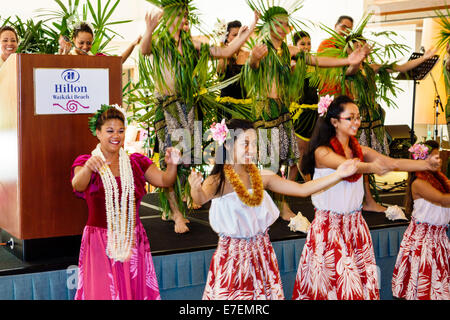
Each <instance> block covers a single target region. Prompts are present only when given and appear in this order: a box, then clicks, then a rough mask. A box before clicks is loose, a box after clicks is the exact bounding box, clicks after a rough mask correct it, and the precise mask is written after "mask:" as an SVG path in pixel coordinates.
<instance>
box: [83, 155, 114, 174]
mask: <svg viewBox="0 0 450 320" xmlns="http://www.w3.org/2000/svg"><path fill="white" fill-rule="evenodd" d="M108 164H110V163H109V162H105V161H103V160H102V158H100V157H97V156H92V157H90V158H89V159H88V161H86V163H85V164H84V167H85V168H87V169H89V170H91V171H92V172H99V171H100V169H101V168H102V167H103V166H105V165H108Z"/></svg>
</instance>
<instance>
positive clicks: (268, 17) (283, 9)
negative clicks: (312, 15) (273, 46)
mask: <svg viewBox="0 0 450 320" xmlns="http://www.w3.org/2000/svg"><path fill="white" fill-rule="evenodd" d="M246 2H247V4H248V6H249V7H250V8H251V9H252V10H253V11H258V12H259V13H260V14H261V17H260V20H259V23H258V25H257V26H256V33H257V35H258V38H260V39H265V40H267V39H269V38H270V34H271V33H272V32H273V33H275V34H276V35H278V36H279V34H278V32H277V30H276V28H277V27H282V25H281V24H280V22H279V21H278V18H287V19H288V23H289V26H291V27H293V29H294V30H301V29H302V26H304V23H302V22H301V21H299V20H298V19H296V18H295V17H294V16H293V15H294V14H295V13H296V12H297V11H299V10H300V9H301V8H302V7H303V0H292V1H281V0H278V1H274V0H246ZM283 31H284V32H285V33H286V34H288V33H289V32H290V30H283Z"/></svg>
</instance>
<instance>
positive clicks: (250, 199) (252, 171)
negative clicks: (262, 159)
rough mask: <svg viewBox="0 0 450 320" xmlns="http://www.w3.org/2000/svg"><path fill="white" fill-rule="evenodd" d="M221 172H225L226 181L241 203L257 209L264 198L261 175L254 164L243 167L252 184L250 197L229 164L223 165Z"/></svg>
mask: <svg viewBox="0 0 450 320" xmlns="http://www.w3.org/2000/svg"><path fill="white" fill-rule="evenodd" d="M223 170H224V172H225V177H226V179H227V180H228V182H229V183H230V184H231V186H232V187H233V189H234V191H235V192H236V194H237V195H238V197H239V199H241V201H242V202H243V203H245V204H246V205H247V206H249V207H257V206H259V205H261V203H262V200H263V196H264V186H263V182H262V178H261V174H260V173H259V170H258V168H257V167H256V165H255V164H247V165H245V170H246V171H247V172H248V174H249V176H250V181H251V183H252V189H253V194H251V195H250V193H249V192H248V190H247V188H246V187H245V186H244V184H243V183H242V181H241V179H240V178H239V175H238V174H237V173H236V171H234V169H233V167H232V166H231V165H230V164H226V165H224V168H223Z"/></svg>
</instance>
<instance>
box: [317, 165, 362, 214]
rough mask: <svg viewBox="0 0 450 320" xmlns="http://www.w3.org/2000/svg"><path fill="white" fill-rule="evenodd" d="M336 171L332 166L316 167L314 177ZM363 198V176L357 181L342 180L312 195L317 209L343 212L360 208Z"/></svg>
mask: <svg viewBox="0 0 450 320" xmlns="http://www.w3.org/2000/svg"><path fill="white" fill-rule="evenodd" d="M335 171H336V170H334V169H330V168H315V170H314V179H319V178H321V177H324V176H327V175H329V174H332V173H333V172H335ZM363 199H364V180H363V176H361V178H360V179H359V180H358V181H356V182H348V181H345V180H342V181H340V182H338V183H336V184H334V185H332V186H330V187H328V188H327V189H325V190H322V191H320V192H317V193H315V194H313V195H312V196H311V200H312V203H313V205H314V207H315V208H316V209H319V210H329V211H333V212H336V213H342V214H344V213H350V212H353V211H356V210H359V209H360V208H361V205H362V202H363Z"/></svg>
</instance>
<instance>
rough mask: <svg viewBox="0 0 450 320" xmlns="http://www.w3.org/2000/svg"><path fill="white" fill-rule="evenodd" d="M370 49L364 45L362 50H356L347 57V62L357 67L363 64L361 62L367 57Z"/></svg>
mask: <svg viewBox="0 0 450 320" xmlns="http://www.w3.org/2000/svg"><path fill="white" fill-rule="evenodd" d="M371 50H372V49H371V47H370V46H368V45H367V44H366V45H364V47H362V48H358V49H356V50H354V51H353V52H352V53H351V54H350V55H349V56H348V62H349V64H350V65H357V64H360V63H361V62H363V60H364V59H365V58H366V57H367V55H368V54H369V53H370V51H371Z"/></svg>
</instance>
